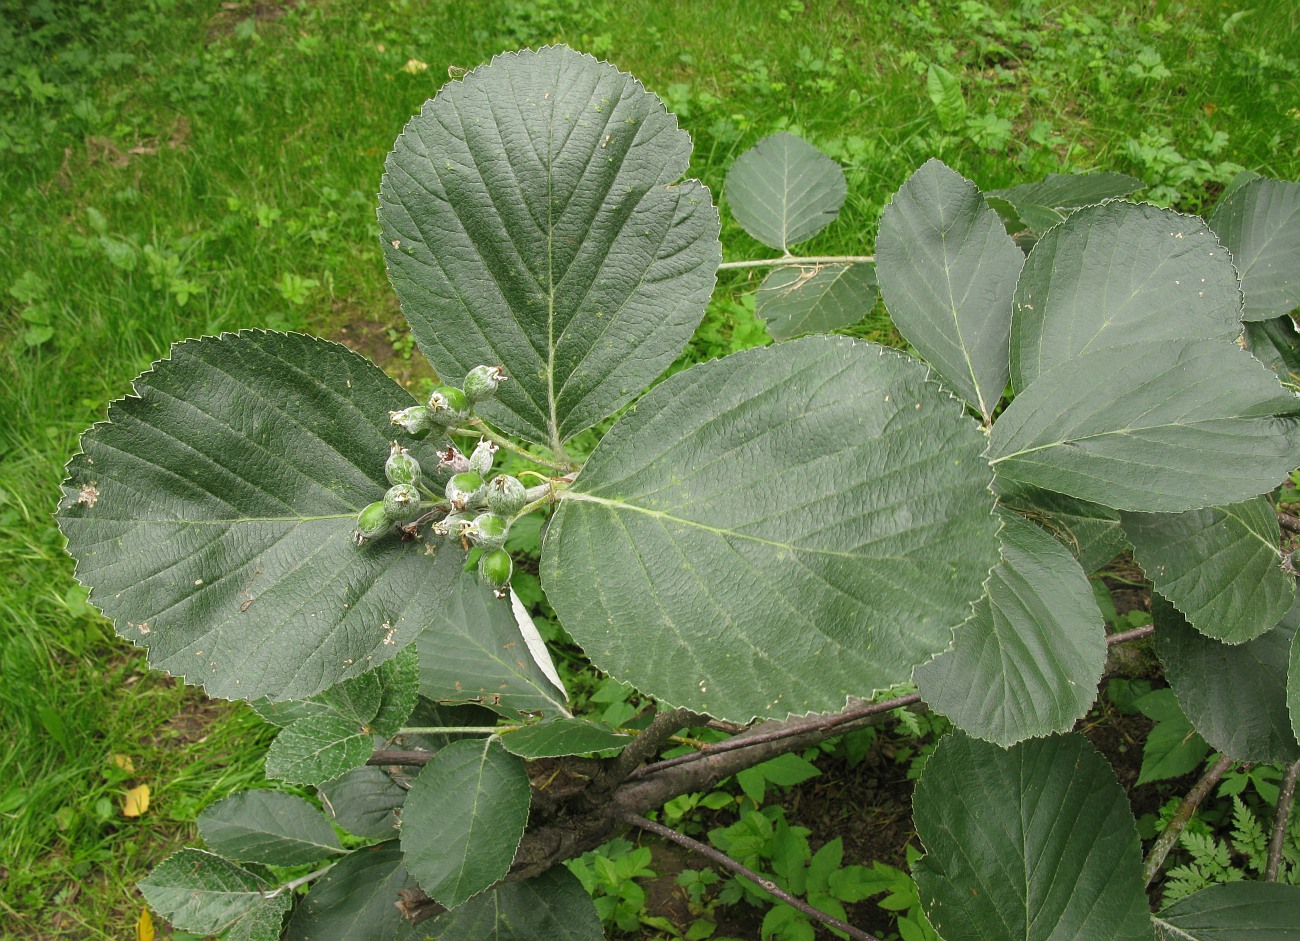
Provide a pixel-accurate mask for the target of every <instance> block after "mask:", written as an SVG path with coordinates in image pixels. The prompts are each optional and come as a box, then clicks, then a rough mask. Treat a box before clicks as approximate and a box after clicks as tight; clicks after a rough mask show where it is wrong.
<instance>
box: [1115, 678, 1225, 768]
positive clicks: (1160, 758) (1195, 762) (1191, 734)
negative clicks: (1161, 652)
mask: <svg viewBox="0 0 1300 941" xmlns="http://www.w3.org/2000/svg"><path fill="white" fill-rule="evenodd" d="M1133 708H1134V709H1136V710H1138V711H1139V712H1140V713H1142V714H1143V715H1144V716H1146V717H1147V718H1148V719H1151V720H1153V721H1154V722H1155V725H1154V726H1152V728H1151V731H1150V732H1149V733H1147V738H1146V741H1145V742H1144V743H1143V745H1142V767H1141V769H1140V771H1139V773H1138V779H1137V783H1138V784H1139V785H1142V784H1149V783H1151V782H1152V781H1167V780H1170V779H1171V778H1180V777H1182V776H1183V775H1185V774H1187V773H1188V772H1190V771H1194V770H1196V768H1197V767H1198V766H1199V765H1200V764H1201V762H1202V761H1204V760H1205V756H1206V755H1208V754H1209V753H1210V746H1209V745H1207V744H1206V742H1205V739H1203V738H1201V736H1200V735H1199V734H1197V732H1196V729H1194V728H1192V723H1191V722H1189V721H1188V720H1187V716H1186V715H1185V714H1184V713H1183V710H1182V707H1181V706H1179V705H1178V697H1177V696H1175V695H1174V691H1173V690H1172V689H1169V688H1167V687H1166V688H1164V689H1156V690H1152V691H1151V692H1149V693H1147V694H1146V695H1145V696H1140V697H1138V699H1137V700H1136V701H1134V703H1133Z"/></svg>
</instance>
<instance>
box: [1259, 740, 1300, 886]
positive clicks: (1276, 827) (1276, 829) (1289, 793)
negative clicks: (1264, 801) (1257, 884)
mask: <svg viewBox="0 0 1300 941" xmlns="http://www.w3.org/2000/svg"><path fill="white" fill-rule="evenodd" d="M1298 776H1300V761H1295V762H1292V763H1291V764H1290V765H1289V766H1288V767H1287V769H1286V774H1285V775H1283V776H1282V789H1281V790H1280V791H1278V795H1277V810H1276V812H1275V813H1274V814H1273V835H1272V837H1271V838H1270V839H1269V841H1268V863H1267V865H1266V867H1265V869H1264V881H1265V882H1277V876H1278V870H1280V869H1281V868H1282V844H1283V843H1285V842H1286V828H1287V824H1288V823H1289V822H1290V821H1291V802H1292V801H1294V800H1295V784H1296V778H1297V777H1298Z"/></svg>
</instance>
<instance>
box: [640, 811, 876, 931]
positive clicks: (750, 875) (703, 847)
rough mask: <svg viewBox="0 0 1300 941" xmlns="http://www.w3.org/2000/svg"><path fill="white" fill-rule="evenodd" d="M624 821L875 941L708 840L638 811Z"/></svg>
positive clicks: (836, 926) (828, 922) (842, 928)
mask: <svg viewBox="0 0 1300 941" xmlns="http://www.w3.org/2000/svg"><path fill="white" fill-rule="evenodd" d="M623 820H624V822H626V823H630V824H632V826H634V827H639V828H640V829H642V830H647V831H649V832H650V833H653V834H655V835H657V836H661V837H663V838H664V839H665V840H671V841H672V842H674V843H676V844H677V845H678V846H683V847H685V848H686V849H688V850H690V851H691V852H693V853H698V854H700V855H701V856H703V857H704V858H705V859H708V860H711V861H713V862H715V863H717V864H718V865H719V866H723V867H725V868H727V869H730V870H731V871H732V872H734V873H736V874H738V875H741V876H744V877H745V878H746V879H748V880H749V881H750V882H752V883H754V884H755V885H757V886H758V887H759V888H760V889H762V890H763V891H764V892H766V893H768V894H769V895H771V896H774V897H776V898H778V899H780V900H781V901H782V902H785V904H787V905H789V906H790V907H791V908H797V909H798V910H799V911H801V912H803V913H804V914H805V915H807V916H808V917H809V918H815V919H816V920H817V921H820V922H821V923H822V924H824V925H829V926H830V927H832V928H834V929H836V930H837V931H843V932H844V933H845V934H846V935H848V936H849V937H850V938H854V939H855V941H875V938H874V937H873V936H872V935H869V934H867V933H866V932H865V931H859V930H858V929H857V928H854V927H853V926H852V925H849V924H846V923H845V922H842V921H840V920H839V919H838V918H835V917H833V916H831V915H828V914H826V913H825V912H823V911H822V910H821V909H818V908H813V907H812V906H811V905H809V904H808V903H807V902H805V901H803V900H802V899H800V898H796V897H795V896H793V895H791V894H790V893H789V892H787V891H785V889H783V888H781V887H780V886H779V885H777V884H776V883H775V882H773V881H772V880H771V879H768V878H766V877H765V876H760V875H759V874H758V873H756V872H754V870H752V869H750V868H749V867H747V866H744V865H742V864H741V863H739V862H737V861H736V860H734V859H732V858H731V857H730V856H728V855H727V854H726V853H723V852H720V851H718V850H716V849H714V848H713V847H712V846H709V845H708V844H707V843H701V842H700V841H699V840H693V839H691V838H690V837H689V836H686V835H685V834H684V833H678V832H677V831H676V830H674V829H672V828H671V827H665V826H664V825H663V824H661V823H655V822H654V821H653V820H649V819H647V818H645V817H642V816H640V815H639V814H624V815H623Z"/></svg>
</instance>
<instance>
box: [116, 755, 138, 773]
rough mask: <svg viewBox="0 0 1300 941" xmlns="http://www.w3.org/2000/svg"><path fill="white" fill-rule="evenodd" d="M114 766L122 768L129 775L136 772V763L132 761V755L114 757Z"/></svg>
mask: <svg viewBox="0 0 1300 941" xmlns="http://www.w3.org/2000/svg"><path fill="white" fill-rule="evenodd" d="M113 764H114V765H115V766H117V767H118V768H121V769H122V770H123V771H125V772H126V773H127V774H131V773H132V772H133V771H135V762H134V761H132V760H131V756H130V755H114V756H113Z"/></svg>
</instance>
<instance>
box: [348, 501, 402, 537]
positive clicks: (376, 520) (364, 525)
mask: <svg viewBox="0 0 1300 941" xmlns="http://www.w3.org/2000/svg"><path fill="white" fill-rule="evenodd" d="M392 528H393V521H392V520H391V519H389V518H388V514H387V513H385V512H384V501H383V500H376V501H375V502H374V503H372V504H370V506H368V507H366V508H365V509H364V510H362V511H361V512H360V513H358V514H357V528H356V529H355V530H353V531H352V541H353V542H355V543H356V544H357V545H358V546H359V545H362V544H363V543H366V542H368V541H370V540H371V539H374V538H375V537H376V536H382V535H383V534H384V533H386V532H388V531H389V530H390V529H392Z"/></svg>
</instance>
